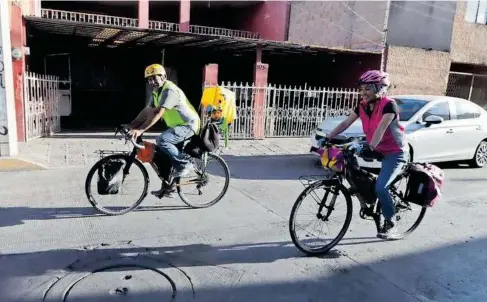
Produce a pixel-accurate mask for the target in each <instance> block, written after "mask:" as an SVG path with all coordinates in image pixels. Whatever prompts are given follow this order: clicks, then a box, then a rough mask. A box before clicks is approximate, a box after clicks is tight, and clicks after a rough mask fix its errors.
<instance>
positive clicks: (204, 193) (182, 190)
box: [177, 153, 230, 208]
mask: <svg viewBox="0 0 487 302" xmlns="http://www.w3.org/2000/svg"><path fill="white" fill-rule="evenodd" d="M192 160H193V165H194V168H195V173H196V176H194V175H193V176H190V177H184V178H181V179H179V180H178V182H177V191H178V194H179V197H180V198H181V200H182V201H183V202H184V203H185V204H187V205H188V206H190V207H192V208H208V207H210V206H212V205H214V204H216V203H217V202H218V201H220V200H221V199H222V198H223V197H224V196H225V194H226V193H227V191H228V186H229V183H230V169H229V168H228V165H227V164H226V162H225V161H224V160H223V158H221V157H220V156H218V155H216V154H213V153H206V154H205V155H203V157H202V158H201V159H196V158H193V159H192ZM209 163H214V166H213V165H212V166H211V167H212V168H211V169H208V167H209ZM208 170H212V171H208ZM213 170H214V171H213ZM210 176H218V177H219V178H221V182H222V183H223V188H222V189H221V190H216V189H215V190H212V189H211V188H209V185H212V184H214V183H216V182H217V180H216V179H215V180H213V181H211V180H210ZM219 180H220V179H219ZM192 188H194V189H192ZM215 192H216V193H217V194H216V197H210V196H212V195H213V193H215ZM205 198H208V199H209V200H206V201H205ZM200 199H203V200H200Z"/></svg>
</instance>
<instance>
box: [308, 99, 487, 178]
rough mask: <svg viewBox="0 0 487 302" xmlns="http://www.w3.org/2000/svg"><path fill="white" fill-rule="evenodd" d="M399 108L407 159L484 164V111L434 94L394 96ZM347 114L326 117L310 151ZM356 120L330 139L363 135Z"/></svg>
mask: <svg viewBox="0 0 487 302" xmlns="http://www.w3.org/2000/svg"><path fill="white" fill-rule="evenodd" d="M391 98H393V99H395V100H396V102H397V104H398V106H399V110H400V123H401V124H402V125H404V126H405V129H406V138H407V141H408V143H409V152H410V160H413V161H416V162H430V163H435V162H449V161H468V163H469V164H470V165H471V166H473V167H484V166H486V165H487V111H486V110H484V109H483V108H482V107H480V106H478V105H477V104H475V103H473V102H470V101H468V100H465V99H461V98H454V97H447V96H433V95H395V96H391ZM344 119H346V116H339V117H334V118H327V119H325V120H324V121H323V122H322V123H321V124H319V126H318V127H317V129H316V131H315V133H313V134H312V135H311V149H310V152H311V153H314V154H317V153H316V150H317V148H318V144H317V140H319V139H320V138H323V137H325V136H326V135H327V134H328V133H330V132H331V131H332V130H333V128H335V127H336V126H337V125H338V124H339V123H340V122H341V121H343V120H344ZM364 136H365V134H364V132H363V130H362V123H361V121H360V119H357V120H356V121H355V122H354V123H353V124H352V125H351V126H350V127H349V128H348V129H347V130H345V131H344V132H343V133H341V134H340V135H338V136H337V137H336V138H335V139H334V140H333V141H334V142H336V143H343V142H346V141H348V140H351V139H354V138H357V137H364ZM358 161H359V164H360V165H361V166H363V167H367V168H380V166H381V164H380V162H377V161H375V160H374V161H372V162H366V161H364V160H363V159H361V158H358Z"/></svg>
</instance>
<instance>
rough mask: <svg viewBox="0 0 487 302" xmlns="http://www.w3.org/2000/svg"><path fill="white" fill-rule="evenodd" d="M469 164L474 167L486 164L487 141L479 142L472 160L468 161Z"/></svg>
mask: <svg viewBox="0 0 487 302" xmlns="http://www.w3.org/2000/svg"><path fill="white" fill-rule="evenodd" d="M470 165H471V166H472V167H474V168H482V167H485V166H486V165H487V142H485V141H482V142H480V144H479V145H478V147H477V150H476V151H475V154H474V156H473V158H472V160H471V161H470Z"/></svg>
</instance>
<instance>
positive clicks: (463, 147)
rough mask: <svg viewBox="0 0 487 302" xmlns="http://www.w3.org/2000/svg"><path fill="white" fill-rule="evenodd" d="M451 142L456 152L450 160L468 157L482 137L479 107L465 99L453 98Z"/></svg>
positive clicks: (471, 155) (470, 156) (471, 154)
mask: <svg viewBox="0 0 487 302" xmlns="http://www.w3.org/2000/svg"><path fill="white" fill-rule="evenodd" d="M452 130H453V143H454V145H455V149H454V150H455V151H456V154H454V156H453V158H452V160H465V159H470V158H472V157H473V155H474V154H475V150H476V149H477V146H478V144H479V143H480V141H481V140H482V139H484V131H482V130H483V129H482V123H481V120H480V108H479V107H478V106H477V105H475V104H474V103H472V102H469V101H467V100H454V101H453V111H452Z"/></svg>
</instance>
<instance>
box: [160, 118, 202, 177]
mask: <svg viewBox="0 0 487 302" xmlns="http://www.w3.org/2000/svg"><path fill="white" fill-rule="evenodd" d="M194 134H195V133H194V131H193V129H191V127H189V126H176V127H174V128H169V129H167V130H166V131H164V132H162V133H161V135H159V136H158V137H157V139H156V144H157V146H159V148H161V149H162V151H164V152H165V153H166V154H167V155H168V156H169V157H170V158H171V161H172V164H173V167H174V169H175V170H176V171H181V170H182V169H184V167H185V166H186V164H187V163H188V160H187V159H186V156H185V154H184V153H183V152H181V151H179V150H178V148H176V144H179V143H181V142H183V141H185V140H186V139H188V138H190V137H192V136H193V135H194Z"/></svg>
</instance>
